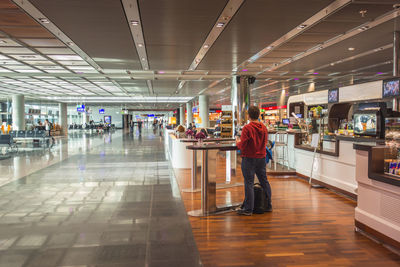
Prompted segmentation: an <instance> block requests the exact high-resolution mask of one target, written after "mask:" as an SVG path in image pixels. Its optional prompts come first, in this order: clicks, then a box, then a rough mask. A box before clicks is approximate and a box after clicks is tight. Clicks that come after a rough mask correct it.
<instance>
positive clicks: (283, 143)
mask: <svg viewBox="0 0 400 267" xmlns="http://www.w3.org/2000/svg"><path fill="white" fill-rule="evenodd" d="M288 136H289V135H288V133H287V132H284V131H278V132H277V133H276V134H275V145H274V148H273V149H272V151H273V153H274V156H273V158H274V169H275V171H276V163H277V162H279V161H280V163H281V164H282V165H283V166H285V163H286V164H287V168H288V170H289V169H290V168H289V149H288V140H289V138H288ZM279 147H280V148H281V149H280V150H281V152H282V153H277V151H278V150H279V149H278V148H279Z"/></svg>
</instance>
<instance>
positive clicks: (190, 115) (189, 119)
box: [186, 102, 193, 128]
mask: <svg viewBox="0 0 400 267" xmlns="http://www.w3.org/2000/svg"><path fill="white" fill-rule="evenodd" d="M192 109H193V107H192V102H187V103H186V112H187V121H186V128H187V127H189V123H193V110H192Z"/></svg>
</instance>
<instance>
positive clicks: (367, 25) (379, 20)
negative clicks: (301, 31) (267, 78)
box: [258, 10, 400, 75]
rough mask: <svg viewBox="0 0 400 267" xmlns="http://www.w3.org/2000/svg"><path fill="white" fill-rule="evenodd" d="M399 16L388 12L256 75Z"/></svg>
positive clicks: (397, 12) (396, 12) (395, 12)
mask: <svg viewBox="0 0 400 267" xmlns="http://www.w3.org/2000/svg"><path fill="white" fill-rule="evenodd" d="M399 15H400V11H397V10H394V11H390V12H388V13H386V14H384V15H382V16H380V17H379V18H377V19H375V20H373V21H371V22H368V23H364V24H362V25H360V26H358V27H356V28H354V29H352V30H349V31H347V32H346V33H344V34H341V35H338V36H336V37H334V38H331V39H330V40H328V41H326V42H324V43H322V44H319V45H317V46H315V47H313V48H311V49H309V50H307V51H306V52H304V53H301V55H300V54H299V55H296V56H294V57H292V58H291V59H290V61H289V60H288V59H286V60H285V61H282V62H281V63H279V64H275V65H274V66H273V67H268V68H266V69H264V70H262V71H261V72H259V73H258V75H259V74H262V73H263V72H266V71H273V70H276V69H278V68H281V67H283V66H285V65H287V64H289V63H291V62H293V61H296V60H299V59H302V58H304V57H306V56H309V55H311V54H314V53H316V52H319V51H321V49H324V48H327V47H330V46H332V45H335V44H337V43H339V42H342V41H344V40H346V39H349V38H351V37H354V36H356V35H358V34H360V33H362V32H364V31H365V30H360V29H361V28H362V27H365V29H372V28H374V27H376V26H379V25H380V24H382V23H385V22H387V21H389V20H392V19H395V18H397V17H398V16H399Z"/></svg>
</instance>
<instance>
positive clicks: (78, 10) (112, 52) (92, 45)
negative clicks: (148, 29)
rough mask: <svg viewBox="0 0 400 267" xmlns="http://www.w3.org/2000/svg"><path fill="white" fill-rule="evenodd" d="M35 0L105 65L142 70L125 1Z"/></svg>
mask: <svg viewBox="0 0 400 267" xmlns="http://www.w3.org/2000/svg"><path fill="white" fill-rule="evenodd" d="M31 2H32V3H33V4H34V5H35V6H36V8H38V9H39V10H40V11H41V12H42V13H43V14H45V15H46V16H47V17H48V18H49V19H50V20H51V21H52V22H53V23H55V24H56V25H57V27H58V28H60V29H61V30H62V31H63V32H64V33H65V34H66V35H68V36H69V37H70V38H71V39H72V40H73V42H74V43H75V44H77V45H78V46H79V47H80V48H81V49H82V50H83V51H84V52H85V53H86V54H88V55H89V56H90V57H91V58H92V59H93V60H95V61H96V63H97V64H98V65H99V66H101V67H102V68H105V69H141V65H140V61H139V58H138V55H137V52H136V49H135V44H134V43H133V40H132V36H131V32H130V28H129V25H128V22H127V20H126V17H125V13H124V9H123V7H122V4H121V1H110V0H86V1H80V0H69V1H63V0H53V1H47V0H31ZM72 18H73V19H72ZM105 18H106V19H105Z"/></svg>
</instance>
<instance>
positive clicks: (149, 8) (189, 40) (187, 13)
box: [139, 0, 228, 70]
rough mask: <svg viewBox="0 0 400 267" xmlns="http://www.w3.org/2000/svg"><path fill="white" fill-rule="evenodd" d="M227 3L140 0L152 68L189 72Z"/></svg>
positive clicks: (207, 0) (205, 0) (218, 0)
mask: <svg viewBox="0 0 400 267" xmlns="http://www.w3.org/2000/svg"><path fill="white" fill-rule="evenodd" d="M227 2H228V1H227V0H202V1H188V0H158V1H157V4H155V2H154V1H148V0H139V8H140V15H141V18H142V26H143V29H144V30H143V31H144V37H145V42H146V50H147V55H148V58H149V63H150V68H151V69H155V70H165V69H170V70H173V69H176V70H186V69H188V68H189V66H190V64H191V62H192V61H193V59H194V57H195V56H196V54H197V52H198V51H199V49H200V47H201V45H202V43H203V42H204V41H205V39H206V37H207V35H208V33H209V31H210V30H211V29H212V27H213V25H214V23H215V21H216V20H217V18H218V16H219V15H220V13H221V12H222V10H223V8H224V7H225V5H226V3H227Z"/></svg>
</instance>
